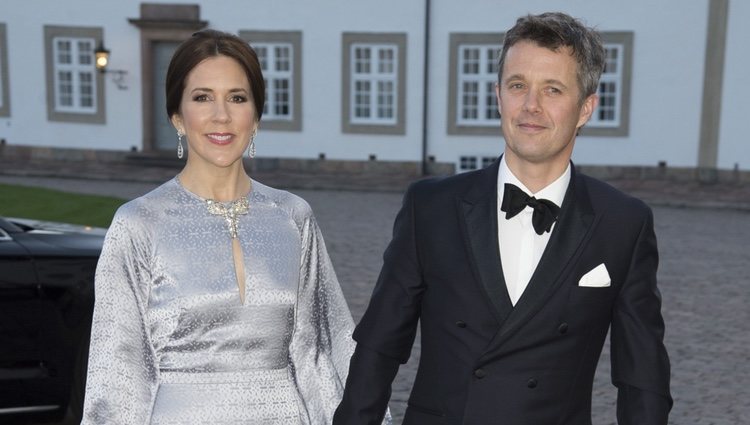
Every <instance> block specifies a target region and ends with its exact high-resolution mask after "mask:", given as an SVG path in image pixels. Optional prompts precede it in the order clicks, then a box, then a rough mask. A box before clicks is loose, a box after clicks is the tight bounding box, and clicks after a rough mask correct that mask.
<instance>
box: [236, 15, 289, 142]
mask: <svg viewBox="0 0 750 425" xmlns="http://www.w3.org/2000/svg"><path fill="white" fill-rule="evenodd" d="M239 36H240V38H242V39H243V40H245V41H247V42H248V43H249V44H250V45H251V46H252V47H253V48H256V46H266V47H269V46H273V47H276V46H282V45H283V46H288V47H291V55H290V60H291V67H290V70H289V76H288V77H285V76H283V74H282V73H279V74H277V73H275V72H271V71H268V72H267V71H266V70H264V71H263V76H264V77H265V79H266V105H264V107H265V108H266V111H265V112H263V124H262V129H263V130H273V131H302V32H301V31H251V30H241V31H240V32H239ZM259 59H260V58H259ZM285 78H288V80H289V83H290V85H291V88H290V89H289V101H290V117H289V118H286V117H283V116H278V115H275V114H273V113H269V112H268V111H269V110H270V109H271V108H273V107H274V106H275V105H274V103H273V94H274V93H273V90H272V89H271V87H272V85H273V82H274V81H281V80H283V79H285Z"/></svg>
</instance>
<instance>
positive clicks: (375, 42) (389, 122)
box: [341, 32, 407, 135]
mask: <svg viewBox="0 0 750 425" xmlns="http://www.w3.org/2000/svg"><path fill="white" fill-rule="evenodd" d="M406 40H407V35H406V34H405V33H352V32H346V33H343V34H342V79H341V80H342V90H341V93H342V101H341V115H342V120H341V122H342V132H343V133H358V134H388V135H403V134H406ZM355 48H369V49H370V51H371V52H372V51H373V50H372V49H377V51H378V52H381V51H387V49H394V54H393V55H392V57H391V60H392V61H393V62H392V71H391V72H388V73H383V72H369V73H360V74H361V75H365V77H360V78H357V77H356V76H355V72H354V71H355V70H356V65H355V63H354V61H355V60H356V58H355V56H354V54H353V51H354V49H355ZM370 58H371V59H373V58H374V56H373V55H371V56H370ZM384 63H385V62H384ZM379 64H380V58H379V57H378V58H376V59H375V60H371V61H370V65H371V68H370V69H371V70H372V66H373V65H375V66H377V65H379ZM388 75H391V77H384V76H388ZM357 81H362V82H370V83H371V84H372V83H375V84H378V83H389V82H392V83H393V87H392V91H391V94H390V96H391V97H392V102H391V103H389V104H390V105H392V106H393V108H394V109H395V111H393V112H392V118H389V119H385V118H377V117H376V118H372V119H366V118H357V117H355V116H354V107H355V104H354V102H355V100H354V97H355V95H356V93H355V91H354V85H355V83H356V82H357ZM370 93H371V98H370V102H368V103H369V105H370V106H371V109H372V108H374V109H377V108H378V105H379V103H378V100H377V98H378V90H376V89H371V90H370Z"/></svg>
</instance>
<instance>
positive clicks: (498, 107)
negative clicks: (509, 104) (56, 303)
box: [495, 83, 503, 116]
mask: <svg viewBox="0 0 750 425" xmlns="http://www.w3.org/2000/svg"><path fill="white" fill-rule="evenodd" d="M495 101H497V113H498V115H500V116H502V115H503V111H501V110H500V108H501V106H500V84H498V83H495Z"/></svg>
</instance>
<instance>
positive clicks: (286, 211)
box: [83, 178, 354, 425]
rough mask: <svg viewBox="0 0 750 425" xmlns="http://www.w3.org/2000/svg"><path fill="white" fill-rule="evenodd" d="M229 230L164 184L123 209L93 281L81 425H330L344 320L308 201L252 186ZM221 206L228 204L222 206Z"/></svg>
mask: <svg viewBox="0 0 750 425" xmlns="http://www.w3.org/2000/svg"><path fill="white" fill-rule="evenodd" d="M252 187H253V189H252V191H251V192H250V193H249V194H248V199H249V210H248V211H247V213H246V214H242V215H238V217H239V219H238V221H237V229H238V230H237V232H238V234H237V235H238V239H239V242H240V246H241V248H242V253H243V261H244V268H245V285H246V289H245V301H244V304H243V303H242V302H241V301H240V297H239V289H238V285H237V278H236V274H235V269H234V261H233V257H232V242H231V237H230V233H229V227H228V225H227V224H228V223H227V220H225V218H224V217H222V216H220V215H214V214H212V213H210V212H209V211H208V209H207V201H206V200H205V199H202V198H200V197H198V196H197V195H195V194H193V193H191V192H189V191H187V190H186V189H185V188H183V187H182V186H181V185H180V183H179V181H178V180H177V179H176V178H175V179H173V180H171V181H169V182H167V183H165V184H163V185H162V186H160V187H158V188H157V189H155V190H154V191H152V192H150V193H148V194H146V195H144V196H142V197H140V198H138V199H135V200H133V201H131V202H128V203H126V204H125V205H123V206H122V207H121V208H120V209H119V210H118V211H117V213H116V215H115V217H114V219H113V222H112V225H111V227H110V229H109V231H108V233H107V237H106V241H105V243H104V250H103V251H102V256H101V258H100V260H99V264H98V267H97V271H96V305H95V308H94V319H93V325H92V331H91V348H90V355H89V366H88V378H87V383H86V399H85V406H84V419H83V423H84V424H128V425H132V424H149V423H150V424H230V423H231V424H330V423H331V421H332V417H333V412H334V410H335V409H336V406H337V405H338V403H339V401H340V398H341V394H342V392H343V386H344V383H345V381H346V374H347V372H348V366H349V358H350V356H351V353H352V351H353V349H354V341H353V340H352V339H351V332H352V329H353V323H352V318H351V315H350V313H349V309H348V307H347V304H346V301H345V300H344V297H343V295H342V292H341V288H340V287H339V284H338V281H337V280H336V275H335V274H334V271H333V268H332V266H331V262H330V260H329V257H328V254H327V252H326V248H325V245H324V243H323V238H322V236H321V234H320V230H319V229H318V226H317V224H316V222H315V218H314V216H313V214H312V211H311V209H310V207H309V205H308V204H307V203H306V202H305V201H304V200H302V199H301V198H299V197H297V196H295V195H293V194H290V193H288V192H285V191H281V190H276V189H272V188H270V187H268V186H265V185H263V184H260V183H258V182H256V181H253V185H252ZM227 204H229V203H227Z"/></svg>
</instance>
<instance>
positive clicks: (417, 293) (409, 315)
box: [333, 183, 424, 425]
mask: <svg viewBox="0 0 750 425" xmlns="http://www.w3.org/2000/svg"><path fill="white" fill-rule="evenodd" d="M418 184H419V183H417V184H415V185H412V186H411V187H410V188H409V190H408V191H407V193H406V195H405V196H404V202H403V206H402V207H401V210H400V211H399V213H398V215H397V216H396V220H395V223H394V227H393V239H392V240H391V242H390V244H389V245H388V248H387V249H386V251H385V254H384V255H383V268H382V270H381V272H380V276H379V277H378V281H377V283H376V285H375V289H374V290H373V294H372V298H371V299H370V304H369V306H368V307H367V311H366V312H365V314H364V316H363V317H362V320H361V321H360V322H359V324H358V325H357V327H356V329H355V331H354V339H355V340H356V341H357V348H356V350H355V352H354V355H353V357H352V360H351V363H350V367H349V374H348V378H347V382H346V388H345V390H344V397H343V400H342V402H341V404H340V405H339V408H338V410H337V412H336V416H335V417H334V421H333V423H334V424H335V425H343V424H347V425H348V424H352V425H354V424H357V425H362V424H379V423H380V421H381V420H382V418H383V415H384V413H385V411H386V407H387V403H388V399H389V398H390V392H391V383H392V382H393V378H394V377H395V375H396V372H397V371H398V367H399V364H402V363H405V362H406V361H407V360H408V359H409V355H410V354H411V348H412V345H413V343H414V338H415V335H416V331H417V323H418V320H419V315H420V304H421V299H422V294H423V292H424V282H423V279H422V272H421V269H420V261H419V258H418V257H419V254H418V247H417V237H416V234H417V223H416V218H415V217H416V215H417V214H416V211H415V203H416V200H415V198H416V196H417V195H416V192H417V187H418Z"/></svg>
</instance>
